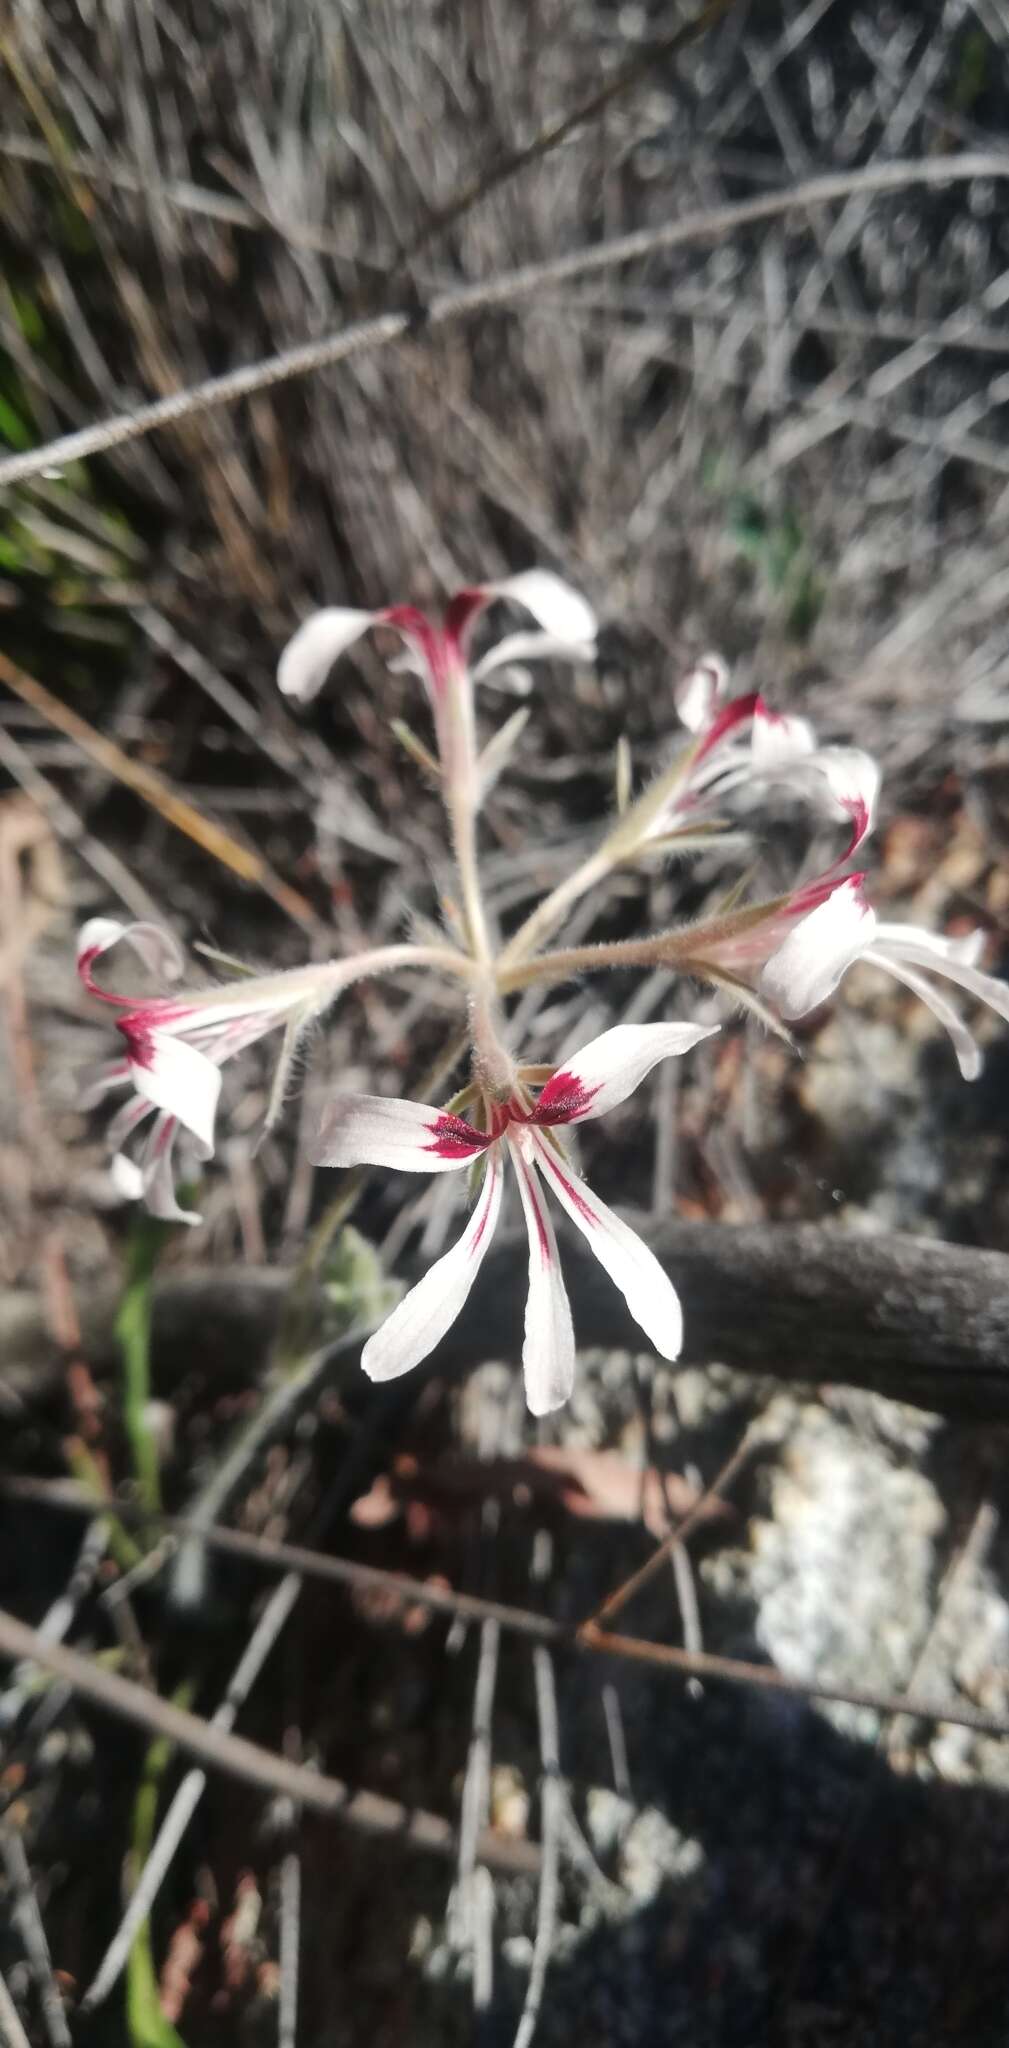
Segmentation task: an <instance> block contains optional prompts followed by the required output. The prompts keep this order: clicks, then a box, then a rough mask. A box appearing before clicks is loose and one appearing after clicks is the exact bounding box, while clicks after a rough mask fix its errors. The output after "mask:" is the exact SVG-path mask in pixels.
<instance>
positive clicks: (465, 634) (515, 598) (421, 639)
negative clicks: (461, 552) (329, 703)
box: [277, 569, 596, 724]
mask: <svg viewBox="0 0 1009 2048" xmlns="http://www.w3.org/2000/svg"><path fill="white" fill-rule="evenodd" d="M500 602H507V603H510V604H517V605H520V606H521V607H522V609H523V610H524V611H527V612H531V613H532V616H533V618H534V619H535V620H536V622H537V625H538V626H539V627H540V631H539V632H537V633H530V632H524V633H511V634H508V635H507V636H506V637H505V638H504V639H503V640H499V641H498V643H497V645H496V646H494V647H492V648H491V649H490V651H489V652H488V653H487V654H485V655H484V656H483V658H482V660H480V661H479V662H478V663H477V665H476V667H475V669H474V670H473V674H472V680H473V681H474V682H482V681H483V679H484V678H485V677H486V676H489V675H491V674H492V673H493V671H494V670H495V669H500V668H504V667H506V666H507V665H508V664H509V663H510V662H513V661H528V660H542V659H556V660H562V661H591V660H592V659H593V657H594V654H595V639H596V621H595V617H594V615H593V613H592V611H591V610H590V608H589V606H588V605H587V604H586V602H585V599H584V598H583V597H580V596H579V595H578V592H577V591H575V590H571V589H569V588H568V585H567V584H566V583H562V582H561V579H560V577H559V576H552V575H551V574H550V572H549V571H548V570H546V569H526V570H523V571H522V573H521V574H520V575H518V576H507V577H505V578H504V579H503V581H501V582H499V583H480V584H474V585H473V587H472V588H470V589H467V590H460V591H457V592H456V595H455V596H454V597H453V598H451V599H450V600H449V603H448V605H447V606H446V608H445V615H444V618H443V619H442V620H441V621H440V622H438V621H436V620H432V619H430V618H429V617H428V616H427V614H426V613H425V612H422V611H420V610H418V609H417V607H416V606H414V605H407V604H399V605H389V606H386V607H385V608H384V609H383V610H381V611H377V612H363V611H349V610H347V609H345V608H344V607H342V606H330V607H328V608H327V609H325V610H324V611H320V612H313V613H312V615H311V617H310V618H307V619H306V620H305V622H304V625H302V626H299V628H298V631H297V632H296V633H295V635H294V637H293V639H292V640H290V641H289V642H288V644H287V646H286V647H285V649H284V652H283V654H282V655H281V657H280V665H279V668H278V670H277V681H278V683H279V685H280V688H281V690H282V691H283V693H284V695H285V696H286V697H296V698H297V699H298V701H299V702H300V703H302V704H307V703H309V702H310V700H311V699H312V698H313V697H314V696H316V695H317V694H318V692H319V690H321V688H322V685H323V683H324V682H325V680H326V677H327V675H328V674H329V671H330V669H331V668H332V666H333V663H334V661H336V660H337V658H338V656H339V655H341V654H343V653H345V651H346V649H347V648H348V647H352V646H353V645H354V642H355V641H356V640H360V639H361V638H362V636H363V635H364V634H365V633H367V632H368V631H370V629H371V628H372V627H373V626H391V627H392V629H393V630H394V631H395V632H397V633H399V634H400V635H401V637H402V639H403V640H404V642H405V643H406V649H407V661H408V665H409V667H411V668H412V669H413V670H414V672H415V673H416V674H417V675H419V676H420V678H421V681H422V682H423V684H424V687H425V689H426V691H427V694H428V697H429V699H430V702H431V707H432V710H433V711H434V715H435V723H436V724H440V723H441V719H442V715H443V711H444V706H445V699H446V696H447V694H448V692H449V690H450V688H451V684H452V680H453V678H454V677H455V676H457V675H458V674H460V673H461V672H464V671H465V667H466V657H467V650H468V644H469V639H470V635H471V633H472V630H473V627H474V625H475V623H476V621H477V619H478V618H479V617H480V614H481V612H483V611H485V610H486V609H487V606H488V605H491V604H497V603H500Z"/></svg>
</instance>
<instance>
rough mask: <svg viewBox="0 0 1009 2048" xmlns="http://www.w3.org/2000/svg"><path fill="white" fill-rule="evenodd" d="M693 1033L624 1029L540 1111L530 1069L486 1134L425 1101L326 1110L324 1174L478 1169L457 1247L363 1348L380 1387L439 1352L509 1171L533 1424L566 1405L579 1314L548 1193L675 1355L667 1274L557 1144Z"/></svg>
mask: <svg viewBox="0 0 1009 2048" xmlns="http://www.w3.org/2000/svg"><path fill="white" fill-rule="evenodd" d="M713 1028H714V1029H717V1026H716V1027H706V1026H703V1025H697V1024H618V1025H616V1026H615V1027H614V1028H613V1029H612V1030H610V1031H604V1032H603V1033H602V1036H601V1037H599V1038H594V1039H593V1040H592V1041H591V1043H590V1044H588V1045H586V1046H583V1048H582V1050H581V1052H579V1053H576V1054H575V1056H574V1058H573V1059H572V1060H570V1061H569V1062H568V1063H567V1065H566V1066H564V1067H563V1068H562V1069H561V1070H559V1071H558V1072H557V1073H555V1074H554V1075H553V1076H552V1078H551V1079H550V1080H549V1081H548V1082H547V1084H546V1086H545V1087H544V1088H543V1089H542V1090H541V1092H540V1095H539V1098H538V1100H537V1101H535V1102H534V1101H533V1099H532V1095H531V1093H530V1089H529V1086H528V1085H527V1084H526V1083H525V1082H523V1080H522V1069H521V1068H520V1069H519V1070H518V1079H517V1081H516V1083H515V1086H514V1088H513V1090H512V1093H511V1095H510V1096H509V1098H508V1100H507V1101H504V1102H498V1101H493V1100H490V1099H488V1098H486V1097H485V1098H484V1105H483V1114H484V1121H485V1125H486V1128H484V1129H482V1130H481V1129H479V1128H478V1127H477V1125H475V1124H473V1123H470V1122H467V1121H466V1120H465V1119H464V1118H463V1117H461V1116H456V1115H453V1114H452V1113H451V1112H450V1111H447V1110H439V1109H434V1108H431V1107H430V1106H429V1105H428V1104H426V1103H423V1102H408V1101H401V1100H397V1099H394V1098H390V1097H387V1096H376V1095H344V1096H340V1097H338V1098H337V1099H336V1100H335V1101H334V1102H331V1103H330V1105H329V1107H328V1109H327V1112H326V1116H325V1119H324V1122H323V1126H322V1129H321V1131H320V1134H319V1138H318V1140H317V1142H316V1144H315V1146H314V1148H313V1151H312V1155H311V1156H312V1158H313V1160H314V1162H315V1164H316V1165H318V1166H359V1165H371V1166H389V1167H398V1168H400V1169H402V1170H405V1171H406V1172H408V1173H452V1172H458V1171H460V1170H461V1169H462V1168H464V1167H467V1166H471V1165H472V1164H473V1163H474V1162H482V1166H483V1179H482V1182H481V1185H480V1190H479V1194H478V1196H477V1200H476V1203H475V1206H474V1208H473V1211H472V1214H471V1215H470V1218H469V1221H468V1223H467V1225H466V1228H465V1230H464V1231H463V1233H462V1236H461V1237H460V1238H459V1240H458V1242H457V1243H456V1244H454V1245H453V1246H452V1247H451V1249H450V1250H449V1251H447V1252H445V1253H444V1254H443V1256H442V1257H441V1258H440V1259H438V1260H437V1261H436V1262H435V1264H434V1265H433V1266H432V1267H431V1268H430V1270H429V1271H428V1272H427V1273H425V1274H424V1276H423V1278H422V1279H421V1280H419V1281H418V1282H417V1284H416V1286H415V1287H412V1288H411V1289H410V1291H409V1293H408V1294H406V1295H405V1296H404V1298H403V1300H402V1301H401V1302H400V1303H399V1305H398V1307H396V1308H395V1309H394V1310H393V1312H392V1314H391V1315H390V1316H389V1317H388V1318H387V1320H386V1321H385V1322H384V1323H383V1324H382V1325H381V1327H380V1328H379V1329H378V1330H376V1331H375V1332H374V1334H373V1335H372V1336H371V1337H369V1339H368V1342H367V1344H366V1345H365V1347H364V1353H363V1357H362V1364H363V1365H364V1369H365V1371H366V1372H367V1373H368V1374H369V1376H370V1378H371V1379H373V1380H391V1379H398V1378H399V1376H400V1374H401V1373H405V1372H409V1371H410V1369H411V1367H412V1366H415V1365H419V1364H420V1361H421V1360H422V1359H423V1358H426V1357H427V1356H428V1354H429V1353H430V1352H431V1351H433V1350H434V1348H435V1346H436V1344H438V1343H440V1341H441V1339H442V1337H444V1335H445V1333H446V1331H447V1330H448V1329H450V1328H451V1325H452V1324H453V1323H454V1322H455V1320H456V1317H457V1316H458V1315H459V1313H460V1311H461V1310H462V1307H463V1305H464V1303H465V1301H466V1300H467V1297H468V1296H469V1293H470V1290H471V1288H472V1286H473V1283H474V1281H475V1279H476V1277H477V1274H478V1272H479V1270H480V1266H481V1264H482V1262H483V1259H484V1258H485V1256H486V1253H487V1249H488V1246H489V1244H490V1241H491V1238H492V1236H493V1233H494V1227H495V1225H496V1223H497V1220H498V1216H499V1214H500V1209H501V1197H502V1191H503V1186H504V1171H505V1162H506V1160H510V1162H511V1165H512V1167H513V1169H514V1172H515V1175H516V1177H517V1180H518V1188H519V1195H520V1197H521V1202H522V1210H523V1214H524V1217H525V1224H526V1231H527V1234H528V1238H529V1293H528V1298H527V1301H526V1315H525V1344H524V1349H523V1353H522V1364H523V1370H524V1374H525V1386H526V1399H527V1401H528V1404H529V1407H530V1409H531V1410H532V1413H533V1414H534V1415H546V1414H549V1412H550V1411H551V1410H552V1409H554V1408H559V1407H560V1406H561V1405H562V1403H563V1402H565V1401H566V1400H567V1399H568V1397H569V1395H570V1393H571V1388H572V1386H573V1383H574V1371H575V1343H574V1334H573V1330H572V1325H571V1310H570V1306H569V1303H568V1297H567V1292H566V1290H565V1286H564V1280H563V1276H562V1273H561V1267H560V1260H559V1257H558V1252H557V1241H556V1238H555V1236H554V1231H553V1225H552V1223H551V1220H550V1215H549V1211H548V1209H547V1205H546V1202H545V1200H544V1188H549V1190H550V1192H551V1193H552V1194H553V1195H554V1196H555V1198H556V1199H557V1201H558V1202H559V1203H560V1205H561V1208H562V1209H564V1210H566V1212H567V1214H568V1215H569V1216H570V1218H571V1220H572V1222H573V1223H574V1224H576V1225H577V1228H578V1229H579V1230H580V1231H581V1232H582V1233H583V1235H584V1237H585V1238H586V1240H587V1242H588V1244H589V1245H590V1247H591V1249H592V1251H593V1252H594V1253H595V1255H596V1258H597V1259H598V1260H599V1261H600V1264H601V1265H602V1266H603V1267H604V1268H605V1270H606V1272H607V1273H608V1274H609V1275H610V1278H611V1280H613V1281H614V1283H615V1285H616V1286H617V1287H619V1288H620V1290H621V1293H622V1294H623V1295H624V1297H625V1299H626V1301H627V1305H628V1308H629V1309H630V1312H631V1314H632V1316H633V1317H634V1319H635V1321H636V1322H638V1323H639V1324H640V1326H641V1328H642V1329H643V1330H644V1332H645V1335H646V1336H647V1338H648V1339H649V1342H650V1343H651V1344H652V1345H653V1346H654V1348H655V1350H656V1351H657V1352H658V1353H659V1355H660V1357H662V1358H670V1359H673V1358H676V1357H678V1356H679V1352H680V1347H681V1344H682V1341H683V1319H682V1315H681V1312H680V1304H679V1300H678V1297H677V1294H676V1290H675V1288H674V1287H673V1284H672V1281H671V1280H670V1279H669V1277H668V1275H667V1274H666V1273H664V1272H663V1269H662V1267H661V1266H660V1265H659V1262H658V1260H657V1259H656V1257H655V1255H654V1253H653V1252H651V1251H650V1250H649V1249H648V1246H647V1245H646V1244H644V1243H643V1241H642V1239H641V1238H640V1237H638V1235H637V1233H636V1232H635V1231H633V1230H632V1229H631V1228H630V1226H629V1225H628V1224H626V1223H624V1222H622V1220H621V1218H620V1217H619V1216H615V1215H614V1213H613V1211H612V1209H609V1208H607V1206H606V1204H605V1202H602V1201H600V1199H599V1196H598V1195H596V1194H593V1192H592V1190H591V1188H589V1187H588V1186H587V1185H586V1183H585V1181H584V1180H582V1179H581V1178H580V1177H579V1175H578V1173H577V1171H576V1170H575V1169H574V1168H573V1167H572V1165H571V1164H570V1162H569V1160H568V1159H567V1157H566V1155H565V1152H564V1150H563V1146H562V1144H561V1142H560V1139H559V1138H558V1136H557V1133H558V1132H559V1131H560V1130H562V1129H563V1128H564V1126H566V1125H574V1124H581V1123H585V1122H587V1121H588V1120H589V1119H590V1118H593V1117H598V1116H605V1115H606V1113H607V1111H608V1110H611V1109H615V1108H616V1107H617V1105H618V1104H619V1103H621V1102H624V1101H626V1099H627V1097H628V1096H629V1095H630V1094H632V1093H633V1091H634V1089H635V1088H637V1087H638V1086H639V1085H640V1083H641V1082H642V1081H643V1080H644V1079H645V1077H646V1075H647V1074H649V1073H650V1072H651V1070H652V1068H653V1067H654V1066H655V1065H656V1064H657V1062H658V1061H659V1060H664V1059H669V1058H670V1057H673V1056H675V1055H677V1054H680V1053H685V1052H688V1051H689V1050H690V1048H691V1046H694V1045H696V1044H697V1043H698V1041H699V1040H700V1039H702V1038H707V1037H710V1035H711V1030H712V1029H713Z"/></svg>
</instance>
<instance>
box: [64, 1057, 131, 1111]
mask: <svg viewBox="0 0 1009 2048" xmlns="http://www.w3.org/2000/svg"><path fill="white" fill-rule="evenodd" d="M131 1080H132V1076H131V1074H130V1063H129V1060H128V1059H125V1058H123V1059H121V1060H103V1061H101V1062H100V1063H99V1064H98V1065H97V1066H90V1067H82V1068H81V1070H80V1072H79V1073H78V1076H77V1088H78V1091H79V1092H78V1096H77V1107H78V1109H81V1110H83V1109H93V1108H94V1106H95V1103H96V1102H101V1101H102V1100H103V1098H104V1097H105V1096H106V1095H107V1094H108V1093H109V1090H110V1089H112V1088H125V1087H127V1086H128V1085H129V1084H130V1082H131Z"/></svg>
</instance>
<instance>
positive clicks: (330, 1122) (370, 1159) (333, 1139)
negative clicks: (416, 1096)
mask: <svg viewBox="0 0 1009 2048" xmlns="http://www.w3.org/2000/svg"><path fill="white" fill-rule="evenodd" d="M489 1143H490V1140H489V1139H488V1138H486V1137H485V1136H484V1134H483V1132H482V1131H476V1130H474V1129H473V1126H472V1124H468V1123H466V1122H465V1121H464V1119H463V1118H462V1117H461V1116H451V1115H449V1114H448V1112H447V1111H445V1110H443V1109H432V1108H431V1106H430V1104H429V1103H427V1102H406V1101H403V1100H401V1099H400V1098H399V1097H397V1096H392V1095H337V1096H336V1097H335V1098H334V1100H333V1101H332V1102H330V1103H329V1104H328V1105H327V1108H326V1111H325V1114H324V1116H323V1119H322V1124H321V1127H320V1130H319V1135H318V1137H317V1138H316V1140H315V1143H314V1146H313V1148H312V1150H311V1151H310V1152H309V1155H308V1156H309V1158H310V1159H311V1161H312V1164H313V1166H392V1167H397V1168H399V1170H400V1171H401V1172H403V1173H450V1172H452V1171H453V1169H455V1168H457V1167H460V1166H468V1165H469V1164H470V1161H471V1160H473V1159H477V1158H479V1156H480V1153H481V1152H484V1151H486V1149H487V1146H488V1144H489Z"/></svg>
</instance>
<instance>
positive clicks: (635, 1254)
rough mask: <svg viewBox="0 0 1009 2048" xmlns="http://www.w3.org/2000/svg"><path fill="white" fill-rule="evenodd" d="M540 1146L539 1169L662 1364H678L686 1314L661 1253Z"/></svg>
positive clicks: (539, 1140) (543, 1144) (546, 1147)
mask: <svg viewBox="0 0 1009 2048" xmlns="http://www.w3.org/2000/svg"><path fill="white" fill-rule="evenodd" d="M534 1143H535V1145H536V1163H537V1165H538V1167H539V1169H540V1172H541V1173H542V1175H543V1178H544V1180H545V1181H546V1183H547V1186H548V1187H549V1188H550V1190H551V1192H552V1193H553V1194H555V1195H556V1197H557V1200H558V1201H559V1202H560V1204H561V1206H562V1207H563V1208H565V1209H566V1210H567V1212H568V1215H569V1216H570V1218H571V1221H572V1223H576V1224H577V1225H578V1228H579V1230H580V1231H581V1232H582V1234H583V1236H584V1237H585V1239H586V1240H587V1242H588V1244H589V1246H590V1247H591V1249H592V1251H593V1252H594V1253H595V1255H596V1258H597V1259H598V1260H599V1263H600V1265H601V1266H602V1267H603V1268H604V1269H605V1271H606V1272H607V1273H608V1274H609V1276H610V1279H611V1280H612V1281H613V1283H614V1285H615V1286H616V1287H619V1289H620V1292H621V1294H622V1295H623V1297H624V1300H625V1301H626V1303H627V1306H628V1308H629V1309H630V1312H631V1314H632V1316H633V1317H634V1320H635V1322H636V1323H638V1324H639V1325H640V1327H641V1329H642V1330H643V1331H644V1333H645V1336H646V1337H647V1338H648V1340H649V1342H650V1343H651V1344H652V1345H653V1346H654V1349H655V1350H656V1351H657V1352H658V1354H659V1357H660V1358H678V1357H679V1355H680V1351H681V1349H682V1345H683V1312H682V1310H681V1308H680V1301H679V1296H678V1294H677V1292H676V1289H675V1287H674V1286H673V1283H672V1281H671V1280H670V1278H669V1275H668V1273H664V1272H663V1270H662V1267H661V1266H660V1264H659V1262H658V1259H657V1258H656V1256H655V1253H654V1252H652V1251H649V1249H648V1246H647V1245H646V1244H645V1243H644V1242H643V1241H642V1239H641V1238H640V1237H639V1236H638V1234H637V1231H635V1230H632V1229H631V1228H630V1225H629V1224H627V1223H623V1222H622V1221H621V1219H620V1217H619V1216H615V1215H614V1213H613V1211H612V1209H608V1208H607V1206H606V1203H605V1202H601V1201H600V1199H599V1196H598V1195H596V1194H593V1192H592V1189H591V1188H590V1187H588V1186H587V1185H586V1183H585V1182H584V1181H583V1180H578V1179H576V1178H575V1176H574V1174H573V1173H572V1172H571V1170H570V1168H569V1167H568V1166H567V1165H566V1164H565V1163H562V1161H561V1160H560V1159H559V1158H558V1157H557V1154H556V1153H555V1152H554V1151H553V1149H552V1147H551V1146H550V1145H549V1144H548V1143H547V1141H546V1139H545V1138H536V1139H535V1140H534Z"/></svg>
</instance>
